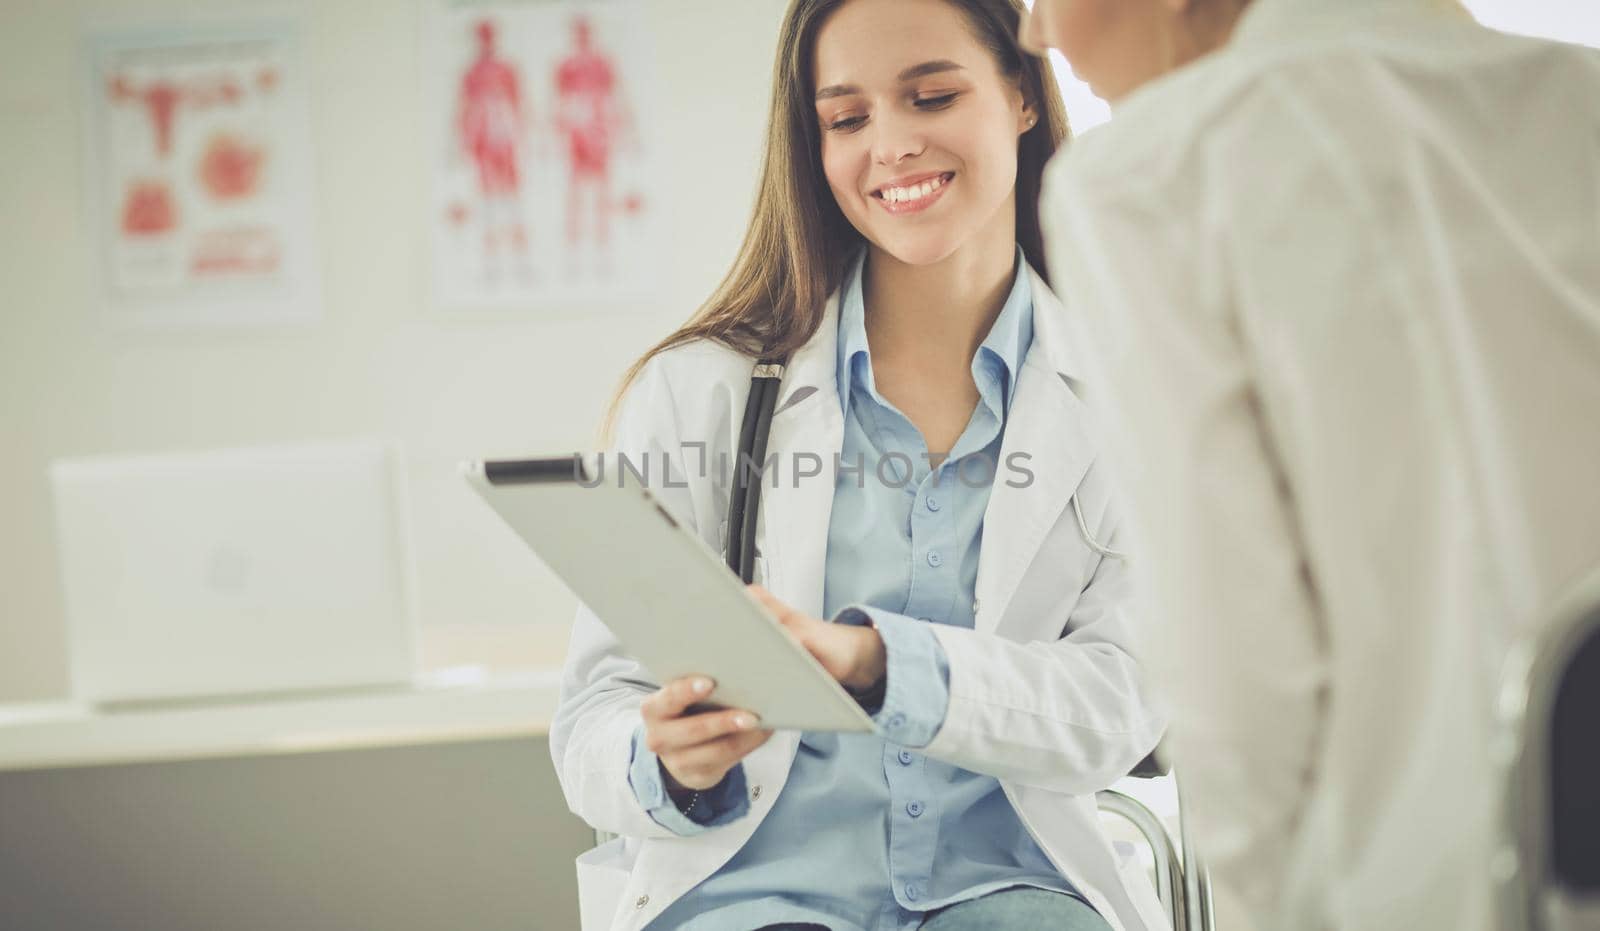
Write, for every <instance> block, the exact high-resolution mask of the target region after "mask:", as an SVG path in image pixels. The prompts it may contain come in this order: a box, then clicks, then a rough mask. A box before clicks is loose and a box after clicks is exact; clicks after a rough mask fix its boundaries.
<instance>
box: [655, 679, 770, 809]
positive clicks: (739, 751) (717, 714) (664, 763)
mask: <svg viewBox="0 0 1600 931" xmlns="http://www.w3.org/2000/svg"><path fill="white" fill-rule="evenodd" d="M711 686H712V683H711V680H710V679H707V678H705V677H704V676H685V677H684V678H682V679H674V680H672V681H671V682H668V683H667V684H666V685H664V686H662V687H661V688H660V689H659V690H658V691H657V692H656V693H655V694H654V695H651V696H650V697H649V698H646V699H645V700H644V704H642V705H641V706H640V707H639V712H640V714H642V715H643V716H644V741H645V746H646V747H648V748H649V749H650V752H651V753H654V754H655V755H656V757H657V758H658V759H660V760H661V768H662V769H663V770H665V771H666V774H667V775H668V776H669V777H670V778H671V780H672V781H674V782H676V783H678V786H677V787H682V788H685V789H693V790H695V791H702V792H703V791H705V790H706V789H709V788H711V787H713V786H715V785H716V784H717V783H719V782H721V781H722V777H723V776H726V775H727V774H728V770H730V769H732V768H733V767H734V765H735V764H737V763H738V762H739V761H740V760H742V759H744V758H745V757H746V756H748V755H749V754H750V752H751V751H752V750H754V749H755V748H757V747H759V746H761V745H762V744H764V743H766V742H767V738H769V737H771V736H772V732H771V731H766V730H759V729H757V727H756V725H757V724H758V723H759V722H757V720H756V716H755V715H754V714H751V713H750V712H748V711H742V710H739V709H719V710H716V711H704V712H700V713H698V714H685V712H686V711H688V709H689V707H690V706H691V705H693V704H694V703H695V702H697V701H700V700H702V699H704V698H705V697H706V696H708V695H710V694H711ZM671 788H676V787H671Z"/></svg>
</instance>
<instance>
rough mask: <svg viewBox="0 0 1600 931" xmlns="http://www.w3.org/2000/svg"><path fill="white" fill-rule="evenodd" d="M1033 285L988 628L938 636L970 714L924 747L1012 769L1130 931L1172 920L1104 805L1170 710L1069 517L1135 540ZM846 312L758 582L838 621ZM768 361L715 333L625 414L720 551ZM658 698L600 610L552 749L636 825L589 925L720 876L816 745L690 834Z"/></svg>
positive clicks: (778, 760) (783, 743) (661, 370)
mask: <svg viewBox="0 0 1600 931" xmlns="http://www.w3.org/2000/svg"><path fill="white" fill-rule="evenodd" d="M1033 293H1034V302H1035V310H1034V317H1035V321H1034V340H1033V345H1032V348H1031V349H1030V350H1029V352H1028V354H1027V357H1026V359H1025V361H1024V363H1023V366H1022V371H1021V373H1020V375H1019V376H1018V379H1017V388H1016V395H1015V397H1014V399H1013V401H1012V405H1011V410H1010V415H1009V420H1008V423H1007V426H1006V431H1005V439H1004V448H1003V450H1002V452H1001V457H1000V460H999V461H1000V463H1001V464H1002V466H1001V469H1000V471H999V476H1000V477H999V478H997V479H996V481H995V484H994V488H993V492H992V496H991V498H990V502H989V506H988V510H987V511H986V512H985V515H984V541H983V542H984V545H983V549H982V552H981V556H980V559H979V564H978V577H977V587H976V597H977V600H976V604H975V610H976V629H974V630H967V629H963V628H956V627H947V626H944V625H936V626H935V627H934V632H935V634H936V635H937V636H938V638H939V641H940V643H941V644H942V645H943V647H944V650H945V652H946V654H947V656H948V658H949V663H950V705H949V709H948V713H947V716H946V719H945V723H944V726H943V727H942V729H941V730H940V731H939V733H938V735H937V736H936V737H935V739H934V741H933V742H932V743H931V744H930V745H929V746H928V747H927V748H926V750H925V751H924V752H925V753H926V754H927V755H928V756H931V757H934V758H935V759H940V760H944V761H946V762H950V763H954V764H957V765H960V766H963V767H966V768H968V769H972V770H975V771H977V772H982V773H988V774H992V775H994V776H997V777H999V779H1000V783H1001V785H1002V786H1003V788H1004V790H1005V793H1006V795H1007V797H1008V798H1009V799H1010V800H1011V802H1012V804H1013V805H1014V806H1016V809H1017V812H1018V814H1019V815H1020V816H1021V819H1022V821H1023V823H1024V824H1025V825H1027V827H1028V829H1029V831H1030V832H1031V833H1032V835H1033V837H1034V839H1035V840H1036V841H1038V843H1039V845H1040V846H1041V847H1042V848H1043V849H1044V851H1045V852H1046V853H1047V854H1048V855H1049V856H1050V858H1051V860H1052V861H1053V862H1054V863H1055V864H1056V865H1057V866H1058V867H1059V868H1060V869H1061V871H1062V873H1063V874H1064V875H1065V876H1066V877H1067V878H1068V879H1069V880H1071V882H1072V883H1073V884H1074V885H1075V886H1076V887H1077V888H1078V889H1079V890H1080V891H1082V893H1083V894H1084V895H1085V896H1086V897H1087V898H1088V900H1089V902H1090V903H1091V904H1093V905H1094V907H1095V908H1096V909H1098V910H1099V911H1100V913H1101V914H1102V915H1103V916H1105V918H1106V919H1107V920H1108V921H1109V922H1110V924H1111V926H1112V927H1113V928H1116V929H1119V931H1143V929H1156V928H1164V927H1166V922H1165V920H1164V918H1163V915H1162V912H1161V909H1160V904H1159V903H1158V902H1157V901H1156V899H1155V897H1154V894H1153V892H1152V890H1151V889H1150V886H1149V883H1148V881H1147V880H1146V879H1145V878H1144V876H1143V874H1142V872H1141V870H1140V868H1139V867H1138V865H1137V863H1136V862H1135V863H1134V865H1132V866H1131V867H1129V868H1128V872H1127V875H1124V874H1123V872H1122V867H1121V865H1120V864H1119V861H1118V858H1117V857H1116V856H1115V855H1114V853H1113V851H1112V850H1111V848H1110V846H1109V844H1108V843H1107V841H1106V840H1105V839H1104V837H1103V836H1102V834H1101V832H1100V830H1099V827H1098V818H1097V814H1096V808H1095V802H1094V793H1095V792H1096V791H1097V790H1099V789H1103V788H1105V787H1107V786H1109V785H1111V784H1112V783H1113V782H1115V781H1116V780H1117V779H1118V778H1120V777H1122V776H1124V775H1125V774H1126V773H1127V772H1128V771H1129V770H1130V769H1132V767H1133V766H1134V765H1135V764H1136V763H1138V762H1139V761H1140V760H1141V759H1142V758H1143V757H1144V756H1145V755H1146V754H1147V753H1149V752H1150V750H1151V749H1152V748H1153V747H1154V746H1155V744H1156V741H1157V739H1158V738H1159V736H1160V734H1161V732H1162V729H1163V726H1164V719H1163V718H1162V716H1160V715H1159V714H1157V713H1156V712H1154V711H1153V710H1152V709H1151V707H1150V705H1149V703H1148V702H1147V701H1146V691H1145V687H1144V684H1143V681H1142V679H1143V677H1142V675H1141V670H1140V667H1139V664H1138V663H1137V662H1136V661H1135V659H1134V658H1133V656H1132V655H1131V652H1130V651H1131V650H1132V649H1133V639H1134V634H1135V632H1134V626H1135V624H1134V620H1133V618H1132V617H1131V616H1130V612H1129V611H1128V610H1127V605H1126V599H1125V597H1124V595H1125V592H1126V591H1127V583H1126V572H1127V568H1126V566H1125V565H1124V564H1123V563H1122V562H1121V561H1120V560H1115V559H1106V558H1102V557H1100V556H1099V555H1097V554H1096V553H1094V552H1093V551H1091V550H1090V549H1089V547H1088V546H1087V545H1086V544H1085V542H1084V540H1083V538H1082V536H1081V535H1080V533H1079V531H1078V528H1077V524H1076V521H1075V519H1074V517H1073V515H1072V511H1071V508H1070V507H1069V506H1068V501H1069V499H1070V496H1072V495H1073V494H1077V495H1078V496H1079V499H1080V503H1081V505H1082V507H1083V511H1084V515H1085V517H1086V519H1087V520H1088V522H1089V526H1090V528H1091V529H1092V530H1093V532H1094V533H1095V534H1096V536H1097V538H1098V539H1099V540H1101V541H1102V542H1105V543H1107V544H1109V545H1111V546H1116V545H1117V544H1118V543H1120V542H1121V541H1122V534H1121V529H1120V523H1119V520H1118V518H1117V516H1116V511H1115V510H1114V509H1113V507H1112V505H1111V502H1110V500H1109V499H1108V497H1107V494H1106V488H1107V483H1106V481H1105V477H1104V475H1103V474H1102V473H1103V467H1102V466H1101V465H1099V464H1098V462H1097V461H1096V458H1095V453H1094V446H1093V441H1092V439H1091V431H1090V428H1089V425H1088V423H1087V421H1086V420H1085V418H1084V416H1083V407H1082V405H1081V404H1080V401H1079V399H1078V397H1077V395H1076V394H1075V393H1074V391H1073V388H1072V387H1070V386H1069V384H1068V379H1070V378H1073V377H1074V376H1075V373H1076V371H1077V366H1076V365H1075V363H1074V361H1073V360H1074V354H1073V353H1074V350H1073V347H1072V346H1071V345H1069V343H1068V342H1067V340H1066V335H1065V332H1064V325H1063V321H1062V319H1061V316H1062V314H1063V310H1062V308H1061V306H1060V304H1059V303H1058V302H1056V300H1055V298H1054V297H1053V296H1052V295H1051V294H1050V292H1049V291H1048V290H1047V288H1046V287H1045V285H1044V283H1043V282H1042V281H1040V280H1038V278H1037V276H1036V277H1035V279H1034V281H1033ZM837 306H838V302H837V296H835V297H834V298H833V299H830V300H829V302H828V305H827V314H826V317H825V319H824V320H823V322H822V325H821V327H820V328H819V329H818V331H817V333H816V335H815V336H814V337H813V338H812V339H811V340H810V341H809V342H808V343H807V344H806V345H805V346H804V347H802V348H801V349H800V350H799V351H798V352H797V353H796V354H795V356H794V358H793V359H792V360H791V361H790V364H789V367H788V371H787V375H786V377H785V378H784V381H783V386H782V391H781V394H780V396H779V399H778V404H777V412H776V414H775V415H774V417H773V420H772V432H771V439H770V444H769V447H768V452H769V454H776V455H778V456H779V457H780V458H779V463H780V464H779V471H780V475H781V476H782V480H781V481H780V483H779V487H777V488H773V487H771V485H770V483H769V484H767V486H766V488H765V489H764V491H763V501H762V507H761V512H760V523H759V526H758V532H757V547H758V549H759V551H760V552H761V553H762V554H763V555H762V559H761V560H760V565H762V566H764V568H765V572H764V578H763V579H758V580H762V581H764V583H765V585H766V586H767V587H768V588H769V589H770V590H771V591H772V592H773V593H774V594H776V595H777V597H779V598H780V599H782V600H783V601H785V602H787V603H789V604H791V605H793V606H795V607H796V608H798V609H800V610H803V611H806V612H808V613H810V614H812V615H813V616H817V615H820V614H821V611H822V586H823V569H824V562H825V557H826V555H827V554H826V551H827V541H828V521H829V514H830V511H831V508H832V504H833V494H834V482H833V480H832V477H833V471H832V463H833V462H834V457H835V456H836V455H837V454H838V453H839V450H840V447H841V444H842V438H843V426H844V425H843V417H842V415H841V412H840V409H839V397H838V390H837V388H836V387H835V386H836V379H835V375H834V373H835V369H836V362H835V345H836V339H837V328H838V315H837ZM751 366H752V363H751V360H750V359H748V358H746V357H744V356H741V355H739V354H737V353H735V352H733V351H731V350H729V349H726V348H724V347H721V346H718V345H715V344H712V343H710V342H699V343H694V344H690V345H687V346H683V347H678V348H675V349H672V350H669V351H667V352H665V353H662V354H661V355H659V356H657V357H656V358H655V359H653V360H652V361H651V362H650V363H649V364H648V365H647V366H646V368H645V369H644V371H643V372H642V374H641V375H640V377H639V380H638V381H637V382H636V383H635V384H634V386H633V387H632V389H631V390H630V391H629V393H628V396H627V398H626V399H625V401H624V405H623V410H622V413H621V415H620V417H619V423H618V430H617V443H616V446H617V448H618V449H620V450H622V451H625V452H628V453H629V454H630V456H632V457H635V458H637V457H638V456H639V454H641V453H644V452H647V451H648V452H649V453H650V454H651V459H652V462H651V465H650V469H651V470H652V474H653V475H656V476H657V479H656V480H653V482H652V485H653V488H654V493H655V494H657V495H659V496H661V498H662V500H663V501H664V502H665V503H666V505H667V506H668V507H669V508H670V509H671V510H672V511H673V512H674V514H675V515H676V516H677V518H678V519H679V520H680V521H682V522H684V523H685V524H686V525H687V526H689V527H692V528H694V529H695V530H696V531H697V532H698V533H699V535H700V536H701V538H702V539H704V540H705V542H706V543H707V545H709V546H711V547H713V548H715V549H718V550H719V551H720V549H721V544H722V540H723V539H725V536H726V530H725V527H724V523H723V522H724V521H725V519H726V513H725V511H726V507H727V488H726V487H725V486H724V485H723V484H721V483H719V482H718V481H716V476H717V472H718V470H717V468H716V466H715V460H716V456H717V454H718V452H719V451H724V452H726V453H727V454H728V456H729V457H730V460H731V459H732V457H733V456H734V454H735V452H736V449H737V443H738V428H739V424H740V422H741V417H742V414H743V409H744V404H745V398H746V393H747V391H748V389H749V384H750V375H751ZM702 442H703V443H705V444H706V447H705V455H706V456H707V457H708V458H709V460H710V462H709V465H708V468H707V469H706V470H705V472H706V473H709V474H707V475H701V474H699V473H700V471H701V470H700V469H699V468H698V463H699V458H700V456H701V452H700V451H699V450H697V449H695V448H693V447H686V446H685V444H693V443H702ZM1019 451H1021V452H1026V453H1028V454H1030V455H1031V459H1030V460H1028V461H1027V463H1026V465H1027V468H1028V469H1029V470H1031V471H1032V472H1033V473H1034V476H1035V478H1034V480H1033V482H1032V484H1031V485H1030V486H1028V487H1025V488H1014V487H1010V486H1009V485H1008V484H1007V480H1014V481H1021V477H1020V473H1017V472H1011V471H1008V470H1007V469H1006V468H1005V467H1004V463H1006V462H1007V461H1008V458H1007V457H1009V456H1010V455H1011V454H1012V453H1014V452H1019ZM667 452H670V453H671V454H672V462H673V473H674V484H676V482H677V481H684V482H685V483H686V484H687V487H685V488H673V487H668V486H666V485H665V483H663V482H662V481H660V480H659V471H657V470H659V465H658V463H659V462H660V461H661V459H660V457H661V455H662V454H663V453H667ZM796 453H812V454H813V455H815V456H817V457H819V459H820V461H821V462H822V463H824V468H823V475H822V477H819V478H810V479H803V480H801V481H800V482H799V487H798V488H797V487H795V482H794V481H793V480H792V475H793V470H792V469H791V465H790V463H791V462H792V461H793V459H792V457H793V456H794V454H796ZM813 462H815V460H811V461H809V462H807V468H814V465H812V464H811V463H813ZM868 467H869V468H871V467H872V463H870V462H869V463H868ZM730 471H731V470H730ZM639 610H641V611H648V610H649V605H640V606H639ZM684 636H686V637H692V636H694V632H693V631H684ZM654 687H655V684H654V683H653V682H652V681H651V679H650V675H649V673H648V672H646V671H645V670H644V669H642V668H641V667H640V666H639V665H638V664H637V663H636V662H635V661H633V660H632V659H630V658H629V657H628V656H627V655H626V654H624V652H623V651H622V648H621V646H620V645H619V644H618V642H617V641H616V640H615V639H614V638H613V637H612V636H611V634H610V632H609V631H608V630H607V629H606V628H605V626H604V625H602V624H601V623H600V622H599V621H598V620H597V619H596V618H595V617H594V615H593V614H591V613H590V612H588V611H587V610H580V611H579V613H578V618H577V621H576V623H575V625H574V628H573V633H572V643H571V648H570V652H569V655H568V659H567V664H566V670H565V676H564V678H563V682H562V697H561V704H560V709H559V711H558V712H557V715H556V720H555V724H554V726H553V727H552V730H551V735H550V749H551V754H552V755H553V757H554V759H555V764H556V772H557V775H558V777H559V779H560V781H561V786H562V789H563V791H564V792H565V793H566V797H567V801H568V804H569V805H570V806H571V808H572V810H573V811H574V812H575V813H577V814H578V815H579V816H580V817H582V818H583V819H584V820H585V821H587V822H588V823H589V824H591V825H593V826H594V827H596V828H598V829H600V830H603V831H608V832H611V833H614V834H619V835H622V837H621V838H619V839H617V840H613V841H611V842H610V843H608V844H606V845H604V846H602V847H600V848H598V849H596V850H593V851H590V852H589V853H587V854H585V855H584V857H582V858H580V860H579V882H580V885H581V886H582V888H583V897H584V914H585V927H587V928H596V927H610V928H612V929H615V931H633V929H637V928H640V927H642V926H643V925H644V924H645V923H647V922H649V921H650V920H651V919H653V918H654V917H655V916H656V915H658V914H660V913H661V911H662V910H663V909H665V908H666V907H667V906H668V905H669V904H671V903H672V902H673V900H675V899H677V898H678V897H679V896H681V895H683V894H684V893H685V892H686V891H688V890H689V889H690V888H691V887H692V886H694V885H696V884H697V883H699V882H700V881H701V880H703V879H705V878H706V877H708V876H710V875H711V874H712V873H713V872H715V871H716V870H717V869H718V868H719V867H720V866H722V864H723V863H725V862H726V861H727V860H728V859H729V858H730V857H732V856H733V854H734V853H735V852H736V851H737V850H738V849H739V848H740V846H742V845H743V844H744V842H745V840H746V839H747V838H749V837H750V835H751V834H752V833H754V831H755V829H756V827H757V826H758V825H759V824H760V823H761V820H762V818H763V817H765V816H766V814H767V812H768V811H769V810H771V806H772V803H773V801H774V799H776V798H777V797H778V794H779V793H780V792H781V791H782V790H783V783H784V780H785V779H786V778H787V776H788V773H789V766H790V763H791V761H792V760H793V758H794V754H795V748H796V744H797V738H798V735H797V734H796V733H794V732H779V733H777V734H776V735H774V737H773V738H772V739H771V740H769V741H768V742H767V743H766V744H765V745H764V746H762V747H761V748H760V749H758V750H756V751H755V752H754V753H752V754H751V755H750V756H749V757H747V758H746V759H745V761H744V766H745V768H746V779H747V782H748V785H749V786H750V803H751V804H750V812H749V814H748V815H747V816H746V817H744V818H742V819H740V820H739V821H737V822H734V823H732V824H729V825H726V826H722V827H718V828H715V829H713V830H711V831H708V832H706V833H703V834H700V835H697V836H694V837H678V836H676V835H674V834H672V833H671V832H669V831H667V830H666V829H665V828H663V827H661V826H660V825H658V824H656V822H655V821H653V820H652V819H651V818H650V817H649V815H647V814H646V813H645V811H644V810H643V808H641V807H640V805H639V803H638V801H637V800H636V799H635V797H634V794H633V790H632V789H631V788H630V787H629V784H628V761H629V756H630V742H631V740H632V737H633V732H634V728H635V726H636V725H637V724H638V723H639V711H638V708H639V703H640V701H641V700H642V699H644V697H645V696H646V695H648V694H649V693H650V692H651V691H653V689H654ZM796 840H797V841H801V840H803V839H802V838H797V839H796Z"/></svg>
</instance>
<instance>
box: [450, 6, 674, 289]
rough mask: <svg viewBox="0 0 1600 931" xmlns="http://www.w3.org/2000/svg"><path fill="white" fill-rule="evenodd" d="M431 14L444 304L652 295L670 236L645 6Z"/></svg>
mask: <svg viewBox="0 0 1600 931" xmlns="http://www.w3.org/2000/svg"><path fill="white" fill-rule="evenodd" d="M431 19H432V22H431V23H430V26H429V28H428V29H427V41H428V43H429V44H430V45H431V49H429V50H427V51H426V55H427V61H428V62H429V63H430V64H429V65H428V67H427V68H426V79H425V80H426V81H427V87H426V88H425V92H426V94H427V97H428V98H429V99H430V100H431V103H430V106H429V109H430V115H429V121H430V125H431V133H430V136H431V140H432V153H431V157H432V159H433V160H434V165H435V170H434V185H433V191H432V202H431V205H430V215H431V224H430V225H431V228H432V241H433V256H434V261H433V263H432V265H433V267H432V272H433V281H434V293H435V299H436V301H437V303H438V304H439V306H440V307H441V308H443V309H445V310H446V311H448V310H450V309H453V308H476V309H492V310H512V311H522V310H525V309H529V308H534V307H540V306H546V307H547V306H550V305H553V304H556V305H559V304H563V303H571V302H575V301H585V302H586V301H602V302H606V301H612V302H614V301H619V300H625V299H629V298H636V297H640V296H644V295H648V294H649V293H650V292H651V291H652V290H653V288H654V286H655V283H656V278H655V276H656V270H657V268H658V265H657V259H656V257H657V256H658V255H659V254H660V252H661V248H660V243H659V241H658V239H657V236H658V233H657V231H658V229H659V228H660V224H659V219H660V218H659V217H658V215H657V214H658V210H657V204H656V203H655V201H654V199H653V197H652V192H653V191H655V190H657V189H658V188H657V187H656V186H655V185H654V184H653V183H652V180H653V175H652V168H653V167H654V166H653V162H652V154H653V153H652V149H651V140H652V133H651V127H650V125H649V118H650V115H651V114H652V113H653V112H654V108H653V107H651V106H649V102H650V101H649V100H648V95H649V91H650V88H651V87H652V83H653V82H652V65H651V62H652V54H653V49H652V46H651V44H650V41H649V30H648V29H647V28H646V22H645V12H644V9H643V5H642V4H640V3H638V2H633V0H597V2H559V0H523V2H488V3H484V2H466V0H457V2H445V3H440V4H436V5H435V6H434V7H433V10H432V17H431Z"/></svg>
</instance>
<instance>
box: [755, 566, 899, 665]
mask: <svg viewBox="0 0 1600 931" xmlns="http://www.w3.org/2000/svg"><path fill="white" fill-rule="evenodd" d="M749 588H750V593H751V594H752V595H755V596H756V598H758V599H760V601H761V604H762V605H763V606H764V607H766V609H767V610H768V611H771V612H772V613H773V615H774V616H775V617H777V619H778V623H780V624H782V625H783V626H784V629H785V630H787V631H789V633H790V634H791V635H792V636H793V637H794V638H795V639H796V640H798V641H800V645H801V646H803V647H805V648H806V651H807V652H809V653H810V654H811V655H812V656H814V657H816V659H817V662H819V663H821V664H822V668H823V669H826V670H827V671H828V674H829V675H831V676H833V677H834V678H835V679H838V680H839V684H840V685H843V686H844V687H845V688H847V689H850V690H851V691H855V692H865V691H867V690H868V689H870V688H872V687H873V686H874V685H877V684H878V680H880V679H882V678H883V676H884V673H885V669H886V662H887V654H886V653H885V651H884V648H883V638H882V637H881V636H879V635H878V632H877V631H876V630H874V629H873V628H871V627H857V626H856V625H854V624H830V623H828V622H827V621H824V620H821V619H820V618H814V617H808V616H807V615H805V614H803V613H802V612H799V611H796V610H795V609H793V608H791V607H789V606H788V605H786V604H784V603H783V602H781V601H779V600H778V599H777V598H776V597H775V596H774V595H773V594H772V593H771V592H769V591H767V590H766V589H764V588H762V587H761V586H759V585H751V586H749Z"/></svg>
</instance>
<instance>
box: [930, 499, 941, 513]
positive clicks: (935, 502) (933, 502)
mask: <svg viewBox="0 0 1600 931" xmlns="http://www.w3.org/2000/svg"><path fill="white" fill-rule="evenodd" d="M928 510H930V511H937V510H939V499H938V498H929V499H928Z"/></svg>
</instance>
